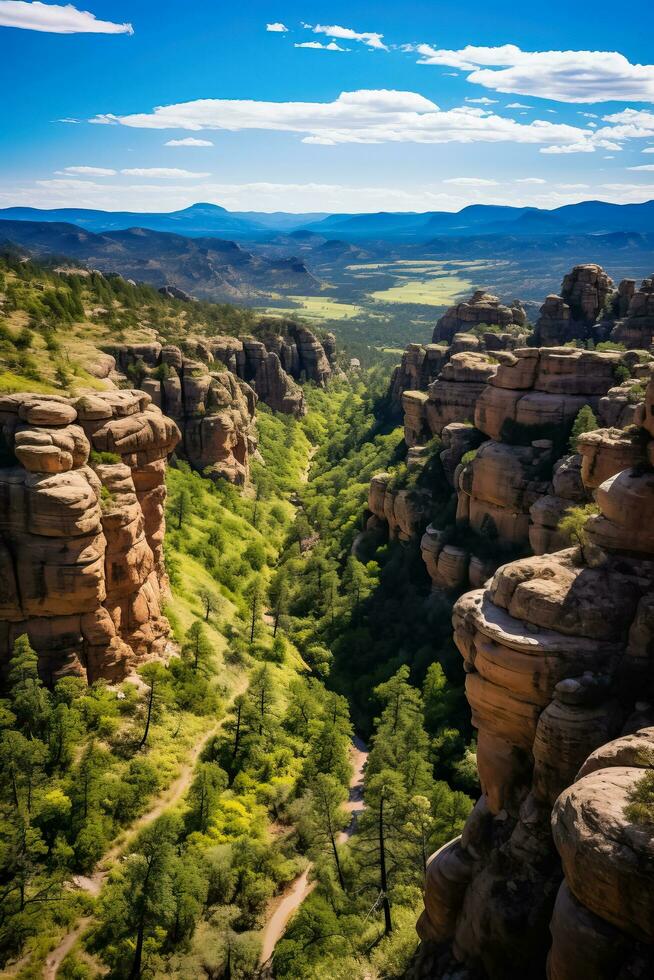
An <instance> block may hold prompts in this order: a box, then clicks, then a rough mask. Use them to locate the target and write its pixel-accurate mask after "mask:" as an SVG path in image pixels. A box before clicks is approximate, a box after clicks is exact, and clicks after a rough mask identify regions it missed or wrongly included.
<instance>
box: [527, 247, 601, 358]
mask: <svg viewBox="0 0 654 980" xmlns="http://www.w3.org/2000/svg"><path fill="white" fill-rule="evenodd" d="M612 297H613V280H612V279H611V278H610V276H608V275H607V274H606V272H605V271H604V269H603V268H602V267H601V266H600V265H595V264H593V263H589V264H587V265H576V266H575V267H574V269H573V270H572V272H569V273H568V274H567V275H566V276H565V277H564V279H563V283H562V285H561V295H560V296H556V295H552V296H548V297H547V299H546V300H545V302H544V303H543V305H542V307H541V311H540V317H539V319H538V322H537V323H536V336H537V339H538V343H539V344H541V345H543V346H547V347H551V346H556V345H557V344H564V343H566V342H567V341H569V340H586V339H587V338H589V337H591V336H592V335H593V329H592V328H593V327H594V326H595V324H596V323H597V321H598V320H599V319H600V318H601V317H602V315H603V313H604V312H608V310H607V307H608V306H609V304H610V300H611V299H612Z"/></svg>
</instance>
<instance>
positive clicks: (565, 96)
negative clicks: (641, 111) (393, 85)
mask: <svg viewBox="0 0 654 980" xmlns="http://www.w3.org/2000/svg"><path fill="white" fill-rule="evenodd" d="M415 50H416V51H417V53H418V54H419V55H420V57H419V59H418V64H421V65H438V66H445V67H449V68H459V69H461V70H463V71H468V72H470V74H469V75H468V76H467V80H468V81H469V82H474V83H475V84H476V85H483V86H484V88H489V89H493V90H494V91H495V92H507V93H509V94H515V95H530V96H532V97H537V98H542V99H552V100H554V101H555V102H610V101H622V100H627V99H637V100H639V101H641V102H651V101H654V65H634V64H632V63H631V62H630V61H628V59H627V58H625V56H624V55H622V54H620V53H619V52H617V51H522V50H521V49H520V48H519V47H517V45H515V44H503V45H500V46H498V47H477V46H475V45H472V44H469V45H467V46H466V47H465V48H461V49H459V50H458V51H450V50H446V49H442V48H434V47H432V46H431V45H429V44H419V45H417V46H416V48H415Z"/></svg>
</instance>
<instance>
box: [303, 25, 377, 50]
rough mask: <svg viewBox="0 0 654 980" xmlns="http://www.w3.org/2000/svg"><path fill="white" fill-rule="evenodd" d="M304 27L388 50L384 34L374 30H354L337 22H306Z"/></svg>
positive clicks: (326, 34)
mask: <svg viewBox="0 0 654 980" xmlns="http://www.w3.org/2000/svg"><path fill="white" fill-rule="evenodd" d="M303 26H304V27H306V28H308V29H310V30H312V31H313V33H314V34H324V35H325V36H326V37H335V38H338V39H339V40H341V41H360V42H361V44H365V45H366V47H368V48H375V49H376V50H377V51H388V48H387V47H386V45H385V44H384V43H383V37H384V35H383V34H377V33H376V32H374V31H353V30H352V28H351V27H339V26H338V25H336V24H332V25H331V26H326V25H324V24H316V25H315V26H311V25H310V24H304V25H303Z"/></svg>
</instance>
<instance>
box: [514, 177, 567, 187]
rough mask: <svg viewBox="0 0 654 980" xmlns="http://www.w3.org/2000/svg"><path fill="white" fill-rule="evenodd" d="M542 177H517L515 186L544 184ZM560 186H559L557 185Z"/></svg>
mask: <svg viewBox="0 0 654 980" xmlns="http://www.w3.org/2000/svg"><path fill="white" fill-rule="evenodd" d="M546 183H547V181H546V180H543V178H542V177H518V178H517V180H516V184H546ZM559 186H560V185H559Z"/></svg>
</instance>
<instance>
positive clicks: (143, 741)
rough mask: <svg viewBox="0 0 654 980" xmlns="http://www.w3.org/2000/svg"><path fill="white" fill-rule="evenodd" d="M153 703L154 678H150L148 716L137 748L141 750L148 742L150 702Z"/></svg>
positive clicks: (150, 715) (150, 716) (150, 713)
mask: <svg viewBox="0 0 654 980" xmlns="http://www.w3.org/2000/svg"><path fill="white" fill-rule="evenodd" d="M153 701H154V677H153V678H152V686H151V688H150V699H149V701H148V716H147V718H146V721H145V731H144V732H143V738H142V739H141V741H140V743H139V748H140V749H142V748H143V746H144V745H145V743H146V742H147V740H148V732H149V731H150V720H151V718H152V702H153Z"/></svg>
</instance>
